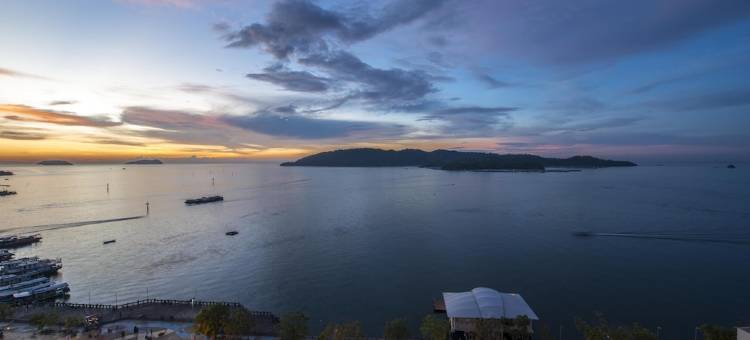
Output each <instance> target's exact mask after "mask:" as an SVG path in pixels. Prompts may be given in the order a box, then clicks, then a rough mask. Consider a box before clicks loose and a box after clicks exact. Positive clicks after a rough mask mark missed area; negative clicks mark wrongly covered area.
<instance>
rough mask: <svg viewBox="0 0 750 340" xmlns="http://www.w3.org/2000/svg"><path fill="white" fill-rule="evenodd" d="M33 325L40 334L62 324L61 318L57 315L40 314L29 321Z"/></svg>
mask: <svg viewBox="0 0 750 340" xmlns="http://www.w3.org/2000/svg"><path fill="white" fill-rule="evenodd" d="M29 321H30V323H31V325H33V326H34V327H36V328H37V330H39V331H40V332H42V331H45V330H46V329H47V328H48V327H53V326H57V324H58V323H59V322H60V316H58V315H57V314H55V313H39V314H34V315H32V316H31V319H30V320H29Z"/></svg>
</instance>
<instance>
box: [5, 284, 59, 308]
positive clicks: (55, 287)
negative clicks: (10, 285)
mask: <svg viewBox="0 0 750 340" xmlns="http://www.w3.org/2000/svg"><path fill="white" fill-rule="evenodd" d="M69 291H70V287H69V286H68V283H67V282H56V283H53V284H51V285H49V286H46V287H42V288H36V289H33V290H27V291H24V292H20V293H16V294H13V299H14V302H15V303H17V304H25V303H30V302H34V301H39V300H47V299H54V298H57V297H61V296H65V295H66V294H67V293H68V292H69Z"/></svg>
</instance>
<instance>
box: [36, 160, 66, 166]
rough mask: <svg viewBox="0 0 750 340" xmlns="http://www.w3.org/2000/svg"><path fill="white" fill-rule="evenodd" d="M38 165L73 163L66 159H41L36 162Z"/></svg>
mask: <svg viewBox="0 0 750 340" xmlns="http://www.w3.org/2000/svg"><path fill="white" fill-rule="evenodd" d="M36 164H39V165H73V163H71V162H68V161H60V160H49V161H41V162H39V163H36Z"/></svg>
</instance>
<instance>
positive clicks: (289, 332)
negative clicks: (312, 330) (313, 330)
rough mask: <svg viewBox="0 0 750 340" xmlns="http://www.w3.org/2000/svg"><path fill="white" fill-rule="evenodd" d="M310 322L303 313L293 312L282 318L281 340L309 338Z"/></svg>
mask: <svg viewBox="0 0 750 340" xmlns="http://www.w3.org/2000/svg"><path fill="white" fill-rule="evenodd" d="M309 320H310V318H308V317H307V316H306V315H305V314H304V313H302V312H292V313H288V314H285V315H284V316H282V317H281V325H280V328H281V331H280V334H279V335H280V336H281V340H301V339H304V338H305V337H306V336H307V331H308V330H307V322H308V321H309Z"/></svg>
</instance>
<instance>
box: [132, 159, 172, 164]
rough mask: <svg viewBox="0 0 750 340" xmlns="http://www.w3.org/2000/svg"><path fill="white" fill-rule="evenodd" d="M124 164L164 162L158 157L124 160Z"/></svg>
mask: <svg viewBox="0 0 750 340" xmlns="http://www.w3.org/2000/svg"><path fill="white" fill-rule="evenodd" d="M125 164H164V162H162V161H160V160H158V159H139V160H135V161H130V162H126V163H125Z"/></svg>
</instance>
